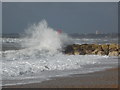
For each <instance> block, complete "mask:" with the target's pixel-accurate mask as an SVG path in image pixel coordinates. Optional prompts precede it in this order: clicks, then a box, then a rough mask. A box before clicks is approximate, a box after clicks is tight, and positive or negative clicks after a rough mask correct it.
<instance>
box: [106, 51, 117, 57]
mask: <svg viewBox="0 0 120 90" xmlns="http://www.w3.org/2000/svg"><path fill="white" fill-rule="evenodd" d="M108 56H119V53H118V51H112V52H109V54H108Z"/></svg>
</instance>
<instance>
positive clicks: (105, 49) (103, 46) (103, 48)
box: [101, 44, 109, 55]
mask: <svg viewBox="0 0 120 90" xmlns="http://www.w3.org/2000/svg"><path fill="white" fill-rule="evenodd" d="M101 47H102V50H103V51H104V52H105V54H106V55H108V54H109V45H106V44H103V45H101Z"/></svg>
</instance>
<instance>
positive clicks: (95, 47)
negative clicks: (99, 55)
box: [92, 44, 102, 51]
mask: <svg viewBox="0 0 120 90" xmlns="http://www.w3.org/2000/svg"><path fill="white" fill-rule="evenodd" d="M96 49H97V50H99V51H101V50H102V47H101V45H99V44H92V50H96Z"/></svg>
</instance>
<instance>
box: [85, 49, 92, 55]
mask: <svg viewBox="0 0 120 90" xmlns="http://www.w3.org/2000/svg"><path fill="white" fill-rule="evenodd" d="M92 52H93V51H92V50H86V51H85V54H87V55H90V54H92Z"/></svg>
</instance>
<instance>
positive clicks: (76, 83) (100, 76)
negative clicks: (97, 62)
mask: <svg viewBox="0 0 120 90" xmlns="http://www.w3.org/2000/svg"><path fill="white" fill-rule="evenodd" d="M3 88H118V68H112V69H108V70H104V71H99V72H94V73H89V74H77V75H70V76H66V77H57V78H51V80H47V81H43V82H41V83H33V84H25V85H13V86H4V87H3Z"/></svg>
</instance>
